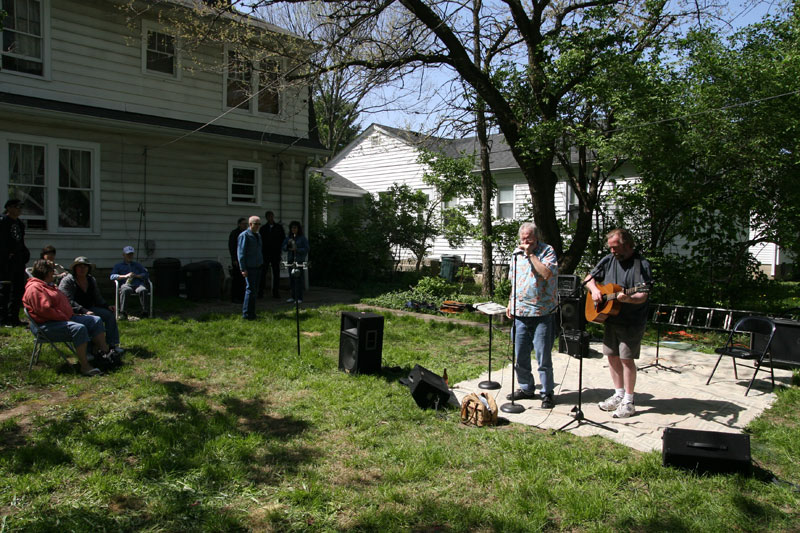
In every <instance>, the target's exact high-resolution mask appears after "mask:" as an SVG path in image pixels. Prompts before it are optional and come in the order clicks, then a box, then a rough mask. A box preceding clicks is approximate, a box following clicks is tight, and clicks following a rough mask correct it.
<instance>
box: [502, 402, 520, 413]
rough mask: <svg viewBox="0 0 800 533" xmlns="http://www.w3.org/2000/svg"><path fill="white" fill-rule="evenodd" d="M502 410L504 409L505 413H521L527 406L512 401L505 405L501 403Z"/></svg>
mask: <svg viewBox="0 0 800 533" xmlns="http://www.w3.org/2000/svg"><path fill="white" fill-rule="evenodd" d="M500 410H501V411H503V412H504V413H513V414H519V413H522V412H523V411H525V408H524V407H522V406H521V405H520V404H518V403H514V402H511V403H504V404H503V405H501V406H500Z"/></svg>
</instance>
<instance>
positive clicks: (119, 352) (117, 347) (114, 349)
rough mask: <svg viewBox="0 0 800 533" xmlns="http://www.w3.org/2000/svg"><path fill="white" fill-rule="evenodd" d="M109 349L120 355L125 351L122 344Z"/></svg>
mask: <svg viewBox="0 0 800 533" xmlns="http://www.w3.org/2000/svg"><path fill="white" fill-rule="evenodd" d="M111 349H112V350H113V351H115V352H116V353H118V354H119V355H122V354H124V353H125V348H123V347H122V346H112V347H111Z"/></svg>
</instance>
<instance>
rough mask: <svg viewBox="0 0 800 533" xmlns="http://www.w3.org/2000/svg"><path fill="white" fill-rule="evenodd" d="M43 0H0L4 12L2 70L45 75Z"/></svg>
mask: <svg viewBox="0 0 800 533" xmlns="http://www.w3.org/2000/svg"><path fill="white" fill-rule="evenodd" d="M45 1H47V0H0V2H2V3H1V4H0V7H2V9H3V11H5V12H6V14H7V16H6V17H5V19H3V21H2V28H3V30H2V41H3V42H2V50H1V52H2V63H0V65H1V66H2V70H7V71H12V72H20V73H23V74H31V75H34V76H44V75H45V58H44V54H45V30H46V27H47V26H46V24H45V22H46V21H45V18H46V10H45V7H46V6H45V4H44V2H45Z"/></svg>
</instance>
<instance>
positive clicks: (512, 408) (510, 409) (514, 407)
mask: <svg viewBox="0 0 800 533" xmlns="http://www.w3.org/2000/svg"><path fill="white" fill-rule="evenodd" d="M513 257H514V281H513V283H514V298H513V302H514V307H513V309H512V312H511V317H512V318H511V320H513V322H512V323H511V403H504V404H503V405H501V406H500V410H501V411H503V412H504V413H512V414H518V413H521V412H523V411H524V410H525V408H524V407H522V406H521V405H519V404H516V403H514V375H515V374H516V373H517V254H514V255H513ZM490 331H491V330H490Z"/></svg>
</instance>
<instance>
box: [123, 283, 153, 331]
mask: <svg viewBox="0 0 800 533" xmlns="http://www.w3.org/2000/svg"><path fill="white" fill-rule="evenodd" d="M147 283H148V284H149V289H150V313H149V314H150V318H153V296H154V295H155V293H154V292H153V281H152V280H150V279H148V280H147ZM114 318H115V319H116V320H117V321H119V280H118V279H115V280H114Z"/></svg>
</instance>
